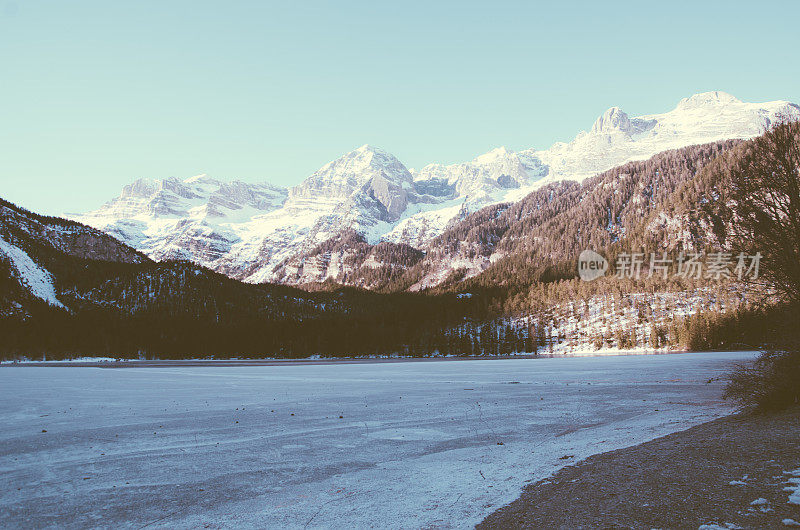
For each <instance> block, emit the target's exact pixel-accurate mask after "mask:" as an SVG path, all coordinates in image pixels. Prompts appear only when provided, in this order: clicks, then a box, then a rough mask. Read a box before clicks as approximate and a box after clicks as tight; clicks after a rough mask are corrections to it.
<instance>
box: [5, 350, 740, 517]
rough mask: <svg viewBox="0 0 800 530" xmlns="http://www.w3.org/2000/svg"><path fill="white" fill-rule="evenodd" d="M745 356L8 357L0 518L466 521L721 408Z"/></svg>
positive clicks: (717, 413) (712, 415)
mask: <svg viewBox="0 0 800 530" xmlns="http://www.w3.org/2000/svg"><path fill="white" fill-rule="evenodd" d="M753 356H754V354H753V353H741V352H738V353H694V354H676V355H660V356H631V357H599V358H556V359H513V360H481V361H465V362H447V361H440V362H435V361H428V362H408V363H374V364H370V363H366V364H347V365H287V366H251V367H225V366H220V367H181V368H120V369H112V368H83V367H68V366H65V367H19V366H4V367H2V368H0V424H2V425H3V429H2V431H0V526H2V527H18V526H31V527H43V526H48V525H55V526H59V527H63V526H67V527H86V526H93V527H94V526H106V527H119V526H130V527H137V528H139V527H143V526H148V527H168V528H175V527H210V528H219V527H226V528H231V527H274V528H298V527H306V526H307V527H367V526H379V527H389V528H399V527H403V528H420V527H426V526H437V527H457V528H466V527H470V526H472V525H473V524H474V523H476V522H477V521H479V520H480V519H481V518H482V517H483V516H485V515H486V514H488V513H490V512H491V511H493V510H495V509H496V508H498V507H499V506H501V505H503V504H505V503H507V502H510V501H511V500H513V499H514V498H516V497H517V496H518V495H519V493H520V490H521V488H522V487H523V485H524V484H525V482H526V481H530V480H536V479H540V478H542V477H545V476H547V475H549V474H550V473H552V472H554V471H555V470H557V469H558V468H560V467H562V466H564V465H567V464H570V463H572V462H575V461H576V460H578V459H581V458H584V457H586V456H588V455H591V454H594V453H598V452H603V451H607V450H611V449H614V448H619V447H624V446H629V445H632V444H636V443H638V442H642V441H645V440H648V439H652V438H655V437H658V436H660V435H663V434H666V433H669V432H672V431H676V430H680V429H684V428H687V427H689V426H691V425H694V424H697V423H699V422H702V421H706V420H709V419H712V418H715V417H718V416H720V415H723V414H725V413H727V412H729V410H730V409H729V408H728V406H727V405H726V404H725V403H723V402H722V401H720V392H721V386H722V383H720V382H719V381H718V380H713V381H712V382H710V383H709V382H708V381H709V380H710V379H713V378H716V377H718V376H720V375H722V374H723V373H724V372H725V371H726V370H727V369H728V368H729V367H730V364H731V363H732V362H735V361H739V360H746V359H750V358H752V357H753ZM45 431H46V432H45Z"/></svg>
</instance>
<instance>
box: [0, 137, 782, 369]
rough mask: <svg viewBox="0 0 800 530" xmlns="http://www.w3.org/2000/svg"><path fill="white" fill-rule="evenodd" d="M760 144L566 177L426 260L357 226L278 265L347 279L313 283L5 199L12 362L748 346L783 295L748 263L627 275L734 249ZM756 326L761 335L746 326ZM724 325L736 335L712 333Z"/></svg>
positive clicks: (474, 222) (433, 246) (470, 223)
mask: <svg viewBox="0 0 800 530" xmlns="http://www.w3.org/2000/svg"><path fill="white" fill-rule="evenodd" d="M749 145H750V143H749V142H744V141H726V142H717V143H712V144H706V145H699V146H692V147H686V148H683V149H677V150H673V151H667V152H664V153H661V154H659V155H656V156H654V157H653V158H651V159H649V160H646V161H641V162H630V163H627V164H624V165H622V166H619V167H617V168H614V169H612V170H610V171H606V172H604V173H602V174H600V175H597V176H596V177H594V178H591V179H587V180H585V181H584V182H582V183H576V182H568V181H564V182H555V183H552V184H549V185H547V186H545V187H542V188H540V189H537V190H536V191H534V192H532V193H531V194H529V195H528V196H526V197H525V198H524V199H522V200H521V201H519V202H517V203H514V204H498V205H493V206H489V207H487V208H484V209H482V210H479V211H477V212H475V213H473V214H471V215H468V216H465V217H464V218H463V219H462V220H460V221H458V222H454V223H453V224H452V226H450V227H449V228H448V229H447V230H445V231H444V233H443V234H442V235H440V236H439V237H437V238H435V239H434V240H433V241H432V242H431V243H430V244H429V245H428V246H427V247H425V248H424V249H415V248H413V247H411V246H409V245H406V244H398V243H389V242H384V243H379V244H377V245H370V244H369V243H367V241H366V240H365V239H364V238H363V236H361V235H359V234H358V233H357V232H355V231H353V230H346V231H344V232H342V233H340V234H339V235H338V236H337V237H334V238H333V239H331V240H329V241H327V242H325V243H323V244H321V245H319V246H317V247H315V248H313V249H312V250H310V251H308V252H307V253H305V254H304V255H303V258H302V259H301V260H299V261H298V260H295V259H291V260H287V261H286V262H284V263H282V264H281V265H280V267H282V270H283V272H282V274H295V275H298V276H299V275H301V274H303V273H302V271H301V269H306V273H308V270H309V269H311V268H317V270H322V269H323V268H324V269H325V270H326V271H329V270H330V269H331V268H334V269H336V270H338V271H339V272H337V273H336V274H334V275H333V276H332V277H336V278H341V279H342V280H343V281H344V282H345V283H347V284H349V285H350V286H342V285H340V284H338V283H336V282H335V281H330V280H329V281H327V282H325V283H322V284H313V285H310V286H309V288H308V289H306V290H302V289H298V288H294V287H288V286H281V285H272V284H246V283H241V282H239V281H236V280H233V279H230V278H228V277H226V276H223V275H221V274H218V273H215V272H212V271H209V270H207V269H205V268H203V267H201V266H199V265H196V264H191V263H188V262H181V261H164V262H160V263H156V262H153V261H151V260H150V259H149V258H147V257H145V256H144V255H142V254H140V253H139V252H137V251H135V250H133V249H132V248H130V247H128V246H126V245H124V244H122V243H120V242H118V241H116V240H114V239H113V238H111V237H110V236H108V235H106V234H104V233H102V232H99V231H97V230H94V229H92V228H89V227H86V226H84V225H81V224H79V223H75V222H71V221H65V220H62V219H58V218H51V217H42V216H39V215H36V214H33V213H31V212H28V211H26V210H24V209H22V208H19V207H17V206H15V205H13V204H10V203H8V202H5V201H3V202H0V287H1V288H2V290H0V336H2V338H3V340H2V343H0V355H2V356H4V357H7V358H13V357H19V356H29V357H30V356H33V357H38V356H42V355H46V356H48V357H54V356H76V355H86V354H91V355H111V356H119V357H139V356H145V357H148V356H149V357H153V356H158V357H198V356H224V357H228V356H256V357H264V356H282V357H297V356H309V355H338V356H341V355H428V354H435V353H439V354H475V355H479V354H504V353H513V352H537V351H539V352H540V351H548V352H549V351H570V350H573V351H574V350H582V349H586V348H587V347H592V348H594V349H606V348H611V349H618V348H623V349H630V348H650V349H665V348H679V347H688V348H706V347H715V346H719V345H721V344H724V345H726V346H727V347H733V346H735V345H736V344H740V345H742V344H745V345H746V344H752V342H753V341H757V340H759V339H758V336H759V333H760V331H759V329H761V328H763V327H764V323H765V322H767V321H768V319H766V318H765V317H763V315H764V314H765V313H764V311H765V309H763V307H762V308H756V307H755V306H754V304H756V303H761V302H764V301H768V300H769V296H770V293H769V292H767V291H764V290H758V289H753V287H752V286H751V287H748V286H746V285H745V284H744V283H743V282H742V281H741V280H742V274H741V272H742V271H741V270H740V271H739V274H738V276H737V275H736V274H728V275H725V276H724V277H717V278H712V277H709V276H708V275H703V274H700V273H699V272H698V274H696V275H692V274H689V275H687V274H683V275H680V274H671V273H670V274H666V272H667V271H666V270H665V271H664V272H665V274H664V275H663V276H662V275H661V274H655V275H654V274H651V272H652V271H650V270H649V268H650V265H651V264H650V263H649V262H648V261H647V260H644V259H643V260H642V263H641V271H640V272H641V273H642V274H641V276H638V275H637V277H632V276H629V277H615V275H614V272H615V271H614V268H615V264H616V262H617V261H618V260H619V259H620V257H622V256H624V255H626V253H631V252H638V253H640V254H641V255H642V256H648V255H651V253H653V255H654V254H655V253H664V252H668V253H671V254H673V255H674V254H676V253H679V254H680V255H683V253H689V252H698V253H705V254H710V253H714V252H719V251H725V252H727V253H730V254H731V255H733V254H734V253H735V252H736V251H738V249H737V247H736V243H735V240H733V239H732V238H731V237H730V228H731V223H732V222H733V218H734V215H733V211H734V209H733V208H732V202H731V198H730V197H729V187H730V183H729V182H728V181H727V180H726V179H728V174H729V171H728V168H729V167H730V166H731V165H732V164H734V163H735V162H736V161H737V160H739V159H740V158H741V157H742V156H743V153H746V152H747V149H749ZM584 249H592V250H595V251H598V252H600V253H601V254H602V255H603V256H605V257H606V258H607V260H608V262H609V263H610V264H611V270H609V272H608V274H607V275H606V276H605V277H604V278H600V279H598V280H595V281H592V282H586V281H582V280H580V279H578V274H577V259H578V255H579V254H580V253H581V251H582V250H584ZM740 265H741V264H740ZM670 271H672V270H671V269H670ZM324 276H329V277H331V275H330V274H327V272H326V273H325V275H324ZM367 287H370V288H372V289H374V290H375V291H368V290H366V289H365V288H367ZM378 291H380V292H378ZM742 315H749V316H750V317H748V318H749V319H747V318H744V319H743V318H742V317H741V316H742ZM753 315H762V317H759V318H760V319H761V320H758V319H755V318H751V317H753ZM756 321H757V322H759V324H757V325H758V326H761V328H759V329H750V328H748V326H750V325H751V324H752V322H756ZM722 325H725V326H728V327H729V332H728V333H727V334H726V335H725V334H720V333H717V334H716V335H715V334H714V332H713V328H715V326H716V328H719V327H720V326H722ZM734 331H735V332H734ZM762 331H763V329H762ZM762 335H763V333H762Z"/></svg>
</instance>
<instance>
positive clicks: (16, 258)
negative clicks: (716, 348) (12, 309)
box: [0, 239, 66, 309]
mask: <svg viewBox="0 0 800 530" xmlns="http://www.w3.org/2000/svg"><path fill="white" fill-rule="evenodd" d="M0 253H2V254H4V255H5V256H7V257H8V258H9V259H10V260H11V264H12V265H13V266H14V268H15V269H16V270H17V273H18V274H19V282H20V283H21V284H22V285H23V286H24V287H25V288H26V289H28V291H30V293H31V294H32V295H33V296H35V297H36V298H39V299H41V300H44V301H45V302H47V303H48V304H50V305H52V306H55V307H60V308H63V309H66V306H64V304H62V303H61V302H60V301H59V300H58V298H57V297H56V289H55V287H54V286H53V276H52V275H51V274H50V272H49V271H47V270H46V269H43V268H42V267H40V266H39V265H37V264H36V262H35V261H33V259H32V258H31V257H30V256H29V255H28V254H27V253H26V252H25V251H24V250H22V249H21V248H19V247H16V246H14V245H12V244H11V243H8V242H6V241H4V240H3V239H0Z"/></svg>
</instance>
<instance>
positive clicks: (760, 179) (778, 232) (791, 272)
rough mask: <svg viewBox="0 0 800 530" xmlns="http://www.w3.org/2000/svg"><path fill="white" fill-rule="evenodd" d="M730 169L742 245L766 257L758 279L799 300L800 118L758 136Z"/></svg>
mask: <svg viewBox="0 0 800 530" xmlns="http://www.w3.org/2000/svg"><path fill="white" fill-rule="evenodd" d="M728 170H729V171H730V175H729V177H730V180H729V182H730V184H731V190H730V191H731V198H732V199H733V200H734V202H735V207H734V208H735V214H734V215H735V218H736V222H735V227H734V233H735V236H736V237H737V238H738V242H739V244H740V245H742V247H743V248H744V249H745V250H747V251H749V252H751V253H756V252H760V253H761V254H762V255H763V260H762V261H761V268H760V278H759V280H761V281H763V282H764V283H767V284H768V285H769V286H770V287H772V288H774V289H775V290H776V292H777V294H778V295H780V296H781V297H782V298H784V299H785V300H787V301H789V302H800V121H788V120H782V121H781V122H780V123H778V124H777V125H775V126H774V127H772V128H771V129H769V130H768V131H766V132H765V133H764V134H763V135H762V136H759V137H758V138H756V139H754V140H753V141H752V143H751V144H750V145H749V148H748V149H746V150H745V152H744V153H743V155H742V156H741V157H740V158H739V159H738V160H737V161H736V162H735V163H734V164H732V165H731V166H730V167H729V169H728Z"/></svg>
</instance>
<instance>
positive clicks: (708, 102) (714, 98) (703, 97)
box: [677, 90, 742, 109]
mask: <svg viewBox="0 0 800 530" xmlns="http://www.w3.org/2000/svg"><path fill="white" fill-rule="evenodd" d="M731 103H742V102H741V101H740V100H739V99H737V98H735V97H734V96H732V95H731V94H728V93H727V92H721V91H719V90H714V91H712V92H701V93H699V94H695V95H693V96H690V97H688V98H683V99H682V100H680V102H679V103H678V107H677V108H678V109H696V108H700V107H714V106H718V105H728V104H731Z"/></svg>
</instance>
